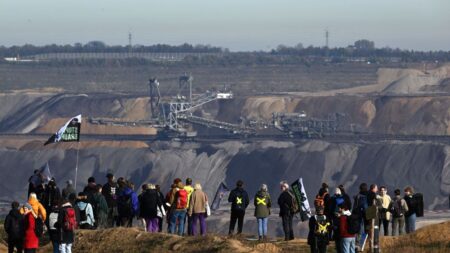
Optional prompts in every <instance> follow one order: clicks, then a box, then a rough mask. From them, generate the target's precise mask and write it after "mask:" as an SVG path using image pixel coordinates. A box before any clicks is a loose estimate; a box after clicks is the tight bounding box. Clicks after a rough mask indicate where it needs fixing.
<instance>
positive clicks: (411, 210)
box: [403, 195, 417, 217]
mask: <svg viewBox="0 0 450 253" xmlns="http://www.w3.org/2000/svg"><path fill="white" fill-rule="evenodd" d="M403 199H404V200H405V202H406V205H407V206H408V211H407V212H406V213H405V217H409V216H411V215H413V214H415V213H416V209H417V202H416V200H415V199H414V197H413V195H409V196H405V197H404V198H403Z"/></svg>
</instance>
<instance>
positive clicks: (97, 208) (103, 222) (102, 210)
mask: <svg viewBox="0 0 450 253" xmlns="http://www.w3.org/2000/svg"><path fill="white" fill-rule="evenodd" d="M96 188H97V192H96V193H94V195H93V196H92V202H93V203H94V205H93V206H92V207H93V208H92V209H93V211H94V219H95V222H96V223H95V227H96V228H107V218H108V204H107V203H106V199H105V196H103V194H102V189H103V187H102V185H101V184H97V185H96Z"/></svg>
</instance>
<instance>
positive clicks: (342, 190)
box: [338, 184, 352, 210]
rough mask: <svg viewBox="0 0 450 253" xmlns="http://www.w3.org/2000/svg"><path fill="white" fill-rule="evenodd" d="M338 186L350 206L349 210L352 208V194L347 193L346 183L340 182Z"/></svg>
mask: <svg viewBox="0 0 450 253" xmlns="http://www.w3.org/2000/svg"><path fill="white" fill-rule="evenodd" d="M338 188H339V189H340V190H341V194H342V196H343V197H344V203H345V206H347V207H348V210H352V200H351V198H350V196H349V195H348V194H347V193H346V191H345V188H344V185H342V184H340V185H339V186H338Z"/></svg>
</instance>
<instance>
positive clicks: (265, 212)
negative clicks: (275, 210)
mask: <svg viewBox="0 0 450 253" xmlns="http://www.w3.org/2000/svg"><path fill="white" fill-rule="evenodd" d="M253 202H254V205H255V216H256V218H266V217H268V216H269V215H270V207H271V206H272V201H271V199H270V195H269V193H268V192H266V191H258V192H257V193H256V195H255V199H254V201H253Z"/></svg>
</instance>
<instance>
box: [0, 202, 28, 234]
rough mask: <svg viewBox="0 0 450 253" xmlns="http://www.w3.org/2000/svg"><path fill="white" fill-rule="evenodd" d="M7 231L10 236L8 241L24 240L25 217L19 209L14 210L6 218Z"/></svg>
mask: <svg viewBox="0 0 450 253" xmlns="http://www.w3.org/2000/svg"><path fill="white" fill-rule="evenodd" d="M4 226H5V231H6V233H7V234H8V240H19V239H23V237H24V235H25V223H24V217H23V215H22V214H21V213H20V212H19V210H18V209H12V210H11V211H9V214H8V215H7V216H6V218H5V224H4Z"/></svg>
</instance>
